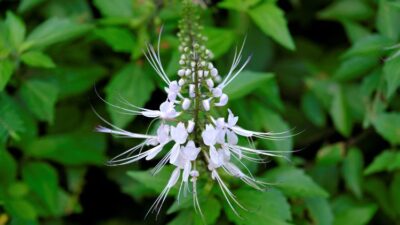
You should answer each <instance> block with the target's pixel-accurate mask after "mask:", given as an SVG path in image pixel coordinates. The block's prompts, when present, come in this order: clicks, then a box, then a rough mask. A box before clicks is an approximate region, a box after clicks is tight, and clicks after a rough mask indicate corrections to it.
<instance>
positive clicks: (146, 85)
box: [106, 64, 155, 127]
mask: <svg viewBox="0 0 400 225" xmlns="http://www.w3.org/2000/svg"><path fill="white" fill-rule="evenodd" d="M154 88H155V86H154V84H153V81H152V80H151V78H150V76H149V74H146V73H144V72H143V71H142V70H141V69H140V67H139V66H136V65H133V64H129V65H127V66H125V67H124V68H123V69H121V70H120V71H119V72H117V74H116V75H114V77H113V78H112V79H111V81H110V82H109V83H108V85H107V87H106V94H107V96H106V99H107V101H108V102H110V103H111V104H114V105H117V106H120V107H122V108H127V107H129V106H127V105H126V104H122V103H121V97H122V98H123V99H125V100H126V101H127V102H129V103H130V104H132V105H135V106H137V107H143V106H144V104H145V103H146V102H147V101H148V100H149V99H150V97H151V93H152V92H153V90H154ZM107 110H108V112H109V113H110V115H111V119H112V121H113V123H114V124H115V125H116V126H118V127H124V126H126V125H127V124H128V123H129V122H130V121H132V120H133V119H134V118H135V116H133V115H124V114H123V113H121V110H119V109H117V108H115V107H113V106H110V105H109V106H108V107H107ZM118 110H119V111H118Z"/></svg>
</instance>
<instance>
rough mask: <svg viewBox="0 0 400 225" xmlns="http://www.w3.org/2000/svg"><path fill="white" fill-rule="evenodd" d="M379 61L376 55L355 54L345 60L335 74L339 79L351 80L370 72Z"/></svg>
mask: <svg viewBox="0 0 400 225" xmlns="http://www.w3.org/2000/svg"><path fill="white" fill-rule="evenodd" d="M378 63H379V57H378V56H376V55H368V56H355V57H351V58H349V59H346V60H345V61H343V62H342V63H341V64H340V66H339V68H338V69H337V70H336V72H335V74H334V78H335V79H336V80H338V81H349V80H354V79H357V78H359V77H361V76H363V75H365V73H367V72H369V71H370V70H371V69H372V68H374V67H375V66H376V65H378Z"/></svg>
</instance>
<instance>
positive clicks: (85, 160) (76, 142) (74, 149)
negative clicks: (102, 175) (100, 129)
mask: <svg viewBox="0 0 400 225" xmlns="http://www.w3.org/2000/svg"><path fill="white" fill-rule="evenodd" d="M105 148H106V143H105V139H104V136H102V135H99V134H96V133H79V132H78V133H69V134H59V135H49V136H45V137H43V138H40V139H37V140H35V141H33V142H32V143H30V144H29V145H27V146H26V149H25V150H26V152H27V153H28V154H29V155H31V156H34V157H37V158H43V159H50V160H53V161H56V162H59V163H62V164H65V165H84V164H95V165H101V164H103V163H104V162H105V156H104V151H105Z"/></svg>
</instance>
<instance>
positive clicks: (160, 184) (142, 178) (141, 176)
mask: <svg viewBox="0 0 400 225" xmlns="http://www.w3.org/2000/svg"><path fill="white" fill-rule="evenodd" d="M173 169H174V168H172V167H170V166H164V168H163V169H162V170H161V171H160V172H159V173H158V174H157V175H153V174H152V173H151V171H132V170H131V171H128V173H127V174H128V176H129V177H131V178H133V179H134V180H136V181H139V182H140V183H141V184H142V185H144V186H146V187H147V188H150V189H152V190H154V191H156V192H157V193H161V192H162V191H163V190H164V188H165V186H166V185H167V183H168V180H169V178H170V177H171V174H172V171H173ZM176 193H177V190H176V189H175V188H173V189H171V191H170V193H169V194H171V195H172V194H176Z"/></svg>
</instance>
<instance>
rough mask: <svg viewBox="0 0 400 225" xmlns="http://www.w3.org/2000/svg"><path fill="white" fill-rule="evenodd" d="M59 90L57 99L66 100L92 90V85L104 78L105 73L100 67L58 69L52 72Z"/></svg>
mask: <svg viewBox="0 0 400 225" xmlns="http://www.w3.org/2000/svg"><path fill="white" fill-rule="evenodd" d="M53 73H54V75H53V76H54V78H55V79H56V80H57V83H58V86H59V87H61V88H59V91H60V93H59V97H60V98H66V97H71V96H77V95H80V94H83V93H84V92H85V91H88V90H92V91H93V85H94V84H95V83H96V81H98V80H99V79H101V78H102V77H104V76H105V75H106V73H107V71H106V70H105V69H104V68H103V67H100V66H89V65H88V66H85V67H78V66H74V67H58V68H57V70H55V71H54V72H53Z"/></svg>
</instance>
